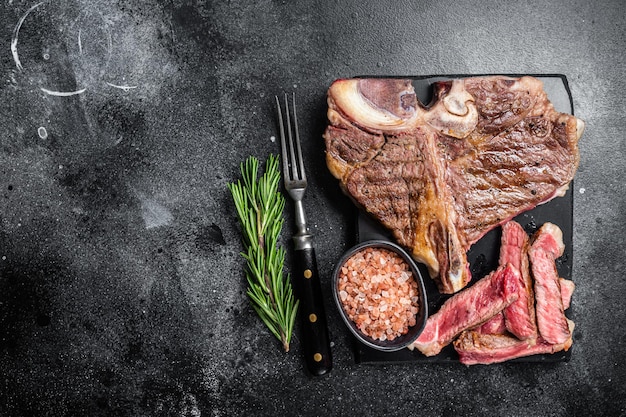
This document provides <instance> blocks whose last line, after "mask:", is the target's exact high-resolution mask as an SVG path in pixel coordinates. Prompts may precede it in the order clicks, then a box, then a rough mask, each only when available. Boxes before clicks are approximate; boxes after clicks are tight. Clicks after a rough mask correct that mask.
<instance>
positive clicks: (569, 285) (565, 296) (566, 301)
mask: <svg viewBox="0 0 626 417" xmlns="http://www.w3.org/2000/svg"><path fill="white" fill-rule="evenodd" d="M559 286H560V287H561V300H563V310H567V309H568V308H569V307H570V304H571V302H572V295H574V290H575V289H576V285H575V284H574V281H572V280H571V279H565V278H559Z"/></svg>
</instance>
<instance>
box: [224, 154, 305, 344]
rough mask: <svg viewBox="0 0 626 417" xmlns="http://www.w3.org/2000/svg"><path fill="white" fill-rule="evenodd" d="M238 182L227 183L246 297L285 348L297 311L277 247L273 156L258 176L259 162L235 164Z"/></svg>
mask: <svg viewBox="0 0 626 417" xmlns="http://www.w3.org/2000/svg"><path fill="white" fill-rule="evenodd" d="M240 171H241V177H242V178H241V180H238V181H237V182H234V183H229V184H228V189H229V190H230V192H231V194H232V198H233V202H234V204H235V208H236V209H237V216H238V218H239V223H240V226H241V232H242V243H243V246H244V251H242V252H241V256H242V257H243V258H244V259H245V260H246V279H247V281H248V290H247V295H248V298H249V300H250V303H251V305H252V308H253V309H254V311H256V313H257V314H258V316H259V317H260V318H261V320H262V321H263V323H265V325H266V326H267V328H268V329H269V330H270V332H271V333H272V334H273V335H274V336H276V338H278V340H280V341H281V343H282V345H283V348H284V349H285V351H289V343H290V342H291V336H292V334H293V327H294V322H295V318H296V313H297V310H298V304H299V302H298V300H296V299H295V297H294V295H293V290H292V287H291V281H290V277H289V274H287V275H285V274H284V273H283V269H284V264H285V249H284V248H283V247H281V246H279V245H278V239H279V236H280V233H281V231H282V227H283V210H284V208H285V199H284V197H283V195H282V194H281V193H280V192H279V191H278V185H279V182H280V170H279V160H278V156H275V155H270V156H269V157H268V159H267V161H266V163H265V172H264V173H263V174H262V175H261V176H260V177H259V160H258V159H257V158H255V157H252V156H251V157H249V158H247V159H246V160H245V161H244V162H243V163H242V164H241V166H240Z"/></svg>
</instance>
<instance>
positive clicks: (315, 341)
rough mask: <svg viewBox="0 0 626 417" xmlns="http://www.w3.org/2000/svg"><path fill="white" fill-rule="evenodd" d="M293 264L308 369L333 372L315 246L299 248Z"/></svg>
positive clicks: (310, 370)
mask: <svg viewBox="0 0 626 417" xmlns="http://www.w3.org/2000/svg"><path fill="white" fill-rule="evenodd" d="M294 267H295V269H294V270H293V271H292V280H293V284H294V288H295V290H296V295H297V296H298V298H299V299H300V306H299V308H298V314H299V316H300V327H301V329H300V330H301V331H300V333H301V340H302V350H303V352H304V358H305V362H306V366H307V368H308V370H309V372H310V373H311V374H312V375H314V376H321V375H324V374H326V373H328V372H330V370H331V369H332V367H333V363H332V356H331V351H330V339H329V337H328V324H327V322H326V312H325V310H324V302H323V301H324V300H323V299H322V287H321V284H320V277H319V273H318V270H317V261H316V259H315V249H314V248H304V249H296V250H295V251H294Z"/></svg>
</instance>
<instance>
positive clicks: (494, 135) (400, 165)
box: [324, 76, 584, 293]
mask: <svg viewBox="0 0 626 417" xmlns="http://www.w3.org/2000/svg"><path fill="white" fill-rule="evenodd" d="M433 88H434V96H433V97H434V98H433V101H432V103H430V104H429V105H427V106H426V105H423V104H422V103H420V102H419V100H418V99H417V96H416V94H415V91H414V89H413V86H412V83H411V80H408V79H378V78H355V79H341V80H337V81H335V82H334V83H333V84H332V85H331V86H330V88H329V90H328V120H329V124H328V126H327V128H326V131H325V132H324V139H325V142H326V162H327V165H328V168H329V170H330V172H331V173H332V174H333V175H334V176H335V177H336V178H338V179H339V180H340V184H341V187H342V189H343V190H344V191H345V192H346V193H347V194H348V195H349V196H350V197H351V198H352V199H353V200H354V201H355V202H356V203H357V205H359V206H361V207H362V208H363V209H364V210H365V211H366V212H367V213H369V214H370V215H371V216H372V217H373V218H375V219H376V220H378V221H379V222H380V223H381V224H382V225H383V226H385V227H386V228H388V229H389V230H390V231H391V232H392V234H393V236H394V238H395V239H396V240H397V241H398V242H399V243H400V244H401V245H403V246H404V247H406V248H408V249H409V250H410V252H411V253H412V255H413V257H414V258H415V259H416V260H418V261H420V262H422V263H424V264H425V265H426V266H427V267H428V269H429V273H430V275H431V276H432V277H433V278H434V279H436V281H437V284H438V286H439V289H440V291H441V292H444V293H454V292H457V291H459V290H460V289H461V288H463V287H464V286H466V285H467V283H468V282H469V280H470V279H471V274H470V271H469V266H468V262H467V256H466V252H467V251H468V250H469V248H470V246H471V245H472V244H473V243H475V242H477V241H478V240H479V239H480V238H481V237H482V236H483V235H484V234H485V233H487V232H488V231H489V230H491V229H493V228H495V227H496V226H498V225H500V224H502V223H504V222H506V221H507V220H509V219H511V218H513V217H514V216H516V215H517V214H519V213H521V212H524V211H526V210H529V209H532V208H533V207H535V206H536V205H538V204H541V203H543V202H546V201H548V200H550V199H552V198H554V197H556V196H561V195H563V194H564V193H565V191H566V190H567V186H568V184H569V182H570V181H571V180H572V179H573V177H574V173H575V171H576V169H577V166H578V161H579V153H578V145H577V144H578V140H579V139H580V136H581V134H582V132H583V129H584V123H583V122H582V121H581V120H579V119H577V118H576V117H574V116H571V115H568V114H564V113H559V112H557V111H556V110H555V109H554V107H553V106H552V104H551V103H550V101H549V100H548V98H547V95H546V93H545V91H544V90H543V85H542V83H541V81H540V80H538V79H536V78H533V77H521V78H510V77H504V76H488V77H475V78H465V79H455V80H450V81H443V82H437V83H435V84H434V85H433Z"/></svg>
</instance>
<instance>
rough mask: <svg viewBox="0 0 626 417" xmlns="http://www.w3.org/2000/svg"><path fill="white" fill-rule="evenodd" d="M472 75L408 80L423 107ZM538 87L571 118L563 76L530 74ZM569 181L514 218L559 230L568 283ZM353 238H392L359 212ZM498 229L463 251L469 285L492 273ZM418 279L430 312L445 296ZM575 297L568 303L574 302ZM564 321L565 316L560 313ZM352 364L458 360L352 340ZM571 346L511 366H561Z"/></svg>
mask: <svg viewBox="0 0 626 417" xmlns="http://www.w3.org/2000/svg"><path fill="white" fill-rule="evenodd" d="M520 75H521V74H512V76H520ZM470 76H477V75H437V76H419V77H409V78H412V79H413V80H414V81H413V86H414V88H415V92H416V93H417V96H418V99H419V101H420V102H421V103H423V104H427V103H430V101H431V96H432V84H433V83H434V82H436V81H441V80H446V79H450V78H461V77H470ZM533 76H535V77H537V78H539V79H540V80H541V81H542V82H543V84H544V90H545V91H546V93H547V95H548V98H549V99H550V101H551V102H552V104H553V105H554V107H555V109H556V110H557V111H560V112H563V113H569V114H573V103H572V98H571V93H570V90H569V87H568V83H567V78H566V77H565V76H564V75H558V74H555V75H534V74H533ZM572 188H573V182H572V183H571V184H570V187H569V189H568V191H567V193H566V194H565V196H563V197H559V198H555V199H553V200H551V201H549V202H547V203H545V204H542V205H539V206H537V207H535V208H534V209H532V210H530V211H527V212H525V213H522V214H520V215H518V216H517V217H515V219H514V220H515V221H517V222H518V223H520V225H522V227H524V229H525V230H526V231H527V233H529V234H532V233H533V232H534V231H536V230H537V229H538V228H539V227H540V226H541V225H542V224H543V223H545V222H552V223H554V224H556V225H558V226H559V227H560V228H561V230H562V231H563V242H564V243H565V252H564V254H563V256H562V257H561V258H559V259H558V260H557V269H558V272H559V274H560V276H561V277H562V278H566V279H571V277H572V227H573V210H572V209H573V197H572V191H571V190H572ZM357 221H358V224H357V233H358V236H357V240H358V241H359V242H363V241H366V240H370V239H392V238H391V237H390V235H389V234H388V232H387V231H386V230H385V229H384V228H382V227H381V226H380V225H378V224H377V223H376V222H375V221H373V220H372V219H371V218H370V217H368V216H367V215H366V214H365V213H363V212H361V211H359V213H358V216H357ZM500 236H501V231H500V228H499V227H498V228H496V229H494V230H492V231H490V232H489V233H487V234H486V235H485V236H484V237H483V238H482V239H480V240H479V241H478V242H476V243H475V244H474V245H473V246H472V247H471V248H470V250H469V252H468V260H469V262H470V269H471V272H472V282H470V284H469V285H470V286H471V285H472V283H473V282H475V281H476V280H478V279H480V278H482V277H483V276H485V275H486V274H487V273H489V272H491V271H493V270H494V269H495V268H496V267H497V265H498V254H499V248H500V243H499V242H500ZM418 265H419V266H420V270H421V273H422V276H423V277H424V285H425V287H426V292H427V295H428V309H429V313H430V314H433V313H434V312H436V311H437V310H438V309H439V307H440V306H441V304H443V302H444V301H445V300H446V299H447V298H448V297H449V296H446V295H444V294H440V293H439V291H438V290H437V287H436V286H435V283H434V282H433V280H432V279H430V278H429V276H428V271H427V270H426V267H425V266H424V265H421V264H418ZM574 300H575V297H574V299H573V300H572V303H574V302H575V301H574ZM566 315H568V317H569V318H570V319H572V317H570V315H571V314H570V313H569V312H566ZM354 346H355V349H354V354H355V361H356V362H357V363H363V364H383V363H393V362H418V363H450V362H458V356H457V353H456V352H455V350H454V348H453V347H452V346H451V345H449V346H447V347H446V348H444V349H443V350H442V351H441V353H439V354H438V355H436V356H433V357H426V356H424V355H422V354H421V353H420V352H419V351H417V350H413V351H411V350H409V349H403V350H400V351H396V352H380V351H377V350H375V349H372V348H369V347H367V346H365V345H363V344H362V343H359V342H358V341H356V340H355V343H354ZM572 350H573V346H572V347H571V348H570V349H569V350H568V351H561V352H556V353H554V354H551V355H548V354H544V355H533V356H528V357H523V358H518V359H515V360H513V361H512V362H536V363H540V362H563V361H568V360H569V359H570V357H571V354H572Z"/></svg>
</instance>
